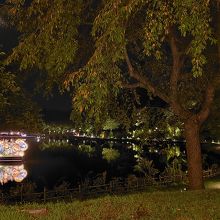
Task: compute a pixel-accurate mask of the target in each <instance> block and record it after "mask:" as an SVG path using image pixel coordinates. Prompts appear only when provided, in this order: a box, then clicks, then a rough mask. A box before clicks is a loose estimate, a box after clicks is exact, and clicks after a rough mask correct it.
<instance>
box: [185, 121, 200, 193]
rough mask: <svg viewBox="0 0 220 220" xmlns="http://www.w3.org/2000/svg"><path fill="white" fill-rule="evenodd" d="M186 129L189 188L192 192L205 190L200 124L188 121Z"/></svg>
mask: <svg viewBox="0 0 220 220" xmlns="http://www.w3.org/2000/svg"><path fill="white" fill-rule="evenodd" d="M184 127H185V138H186V152H187V163H188V178H189V187H190V189H192V190H199V189H204V183H203V169H202V154H201V145H200V136H199V133H200V124H199V123H198V122H195V121H193V120H187V122H185V124H184Z"/></svg>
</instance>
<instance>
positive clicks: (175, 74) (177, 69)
mask: <svg viewBox="0 0 220 220" xmlns="http://www.w3.org/2000/svg"><path fill="white" fill-rule="evenodd" d="M169 43H170V47H171V52H172V57H173V66H172V71H171V74H170V98H171V104H170V105H171V107H172V109H173V111H174V113H175V114H176V115H178V116H179V117H180V118H181V119H182V120H185V119H187V118H189V117H191V116H192V115H193V114H192V113H191V112H190V111H187V110H185V109H184V108H183V107H182V106H181V104H180V103H179V99H178V82H179V79H180V73H181V68H182V65H183V62H184V60H183V59H184V56H183V54H182V53H181V52H180V51H179V49H178V46H177V41H176V38H175V33H174V31H173V30H172V28H171V29H170V32H169Z"/></svg>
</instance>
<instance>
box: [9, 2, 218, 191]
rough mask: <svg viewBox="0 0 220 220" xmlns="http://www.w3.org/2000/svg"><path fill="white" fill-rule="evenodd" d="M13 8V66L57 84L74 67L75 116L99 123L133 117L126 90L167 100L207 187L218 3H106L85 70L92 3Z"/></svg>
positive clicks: (195, 183) (194, 170) (194, 175)
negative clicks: (204, 151) (205, 133)
mask: <svg viewBox="0 0 220 220" xmlns="http://www.w3.org/2000/svg"><path fill="white" fill-rule="evenodd" d="M7 2H8V3H10V4H11V6H10V7H9V8H10V10H9V11H10V13H11V14H12V15H15V17H16V22H15V23H16V25H17V27H18V30H19V31H20V32H21V38H20V42H19V45H18V46H17V47H16V48H15V49H14V51H13V53H12V55H11V57H10V60H11V61H14V60H17V61H20V63H21V67H22V68H24V69H25V68H28V67H33V66H38V67H40V68H41V70H46V72H47V73H50V74H49V76H51V77H52V79H60V78H63V76H64V75H63V74H64V73H67V72H68V71H69V72H71V71H70V70H71V69H72V73H70V74H67V79H66V81H65V86H66V87H67V88H69V87H71V86H73V91H74V93H73V108H74V111H75V113H78V115H83V116H86V118H95V119H96V120H95V122H97V123H100V121H101V118H102V117H103V116H105V117H107V116H108V115H111V114H112V112H113V110H117V112H118V117H120V116H121V114H120V112H121V113H122V112H126V114H128V115H129V114H131V111H132V110H133V109H134V107H132V106H130V105H129V104H128V105H127V103H128V102H129V99H130V97H131V96H130V95H129V94H130V93H129V92H126V93H122V92H121V91H127V89H135V88H143V89H145V90H147V91H148V93H149V94H151V95H153V96H158V97H160V99H162V100H163V101H165V102H166V103H167V104H168V105H169V106H170V109H171V110H172V111H173V112H174V113H175V114H176V116H177V117H178V118H179V120H180V121H181V122H182V123H183V124H184V130H185V138H186V149H187V158H188V171H189V173H188V174H189V183H190V188H191V189H202V188H203V187H204V185H203V178H202V160H201V147H200V137H199V134H200V129H201V126H202V124H203V123H204V122H205V120H206V119H207V117H208V115H209V112H210V109H211V104H212V102H213V98H214V91H215V86H216V82H217V81H218V80H217V78H218V75H219V67H218V65H219V58H218V54H219V52H218V51H219V40H218V39H219V38H218V36H220V35H219V31H220V28H219V24H220V22H218V21H219V11H218V9H217V3H218V1H217V0H214V1H212V2H211V3H210V2H209V1H208V0H199V1H198V0H171V1H162V0H127V1H125V0H108V1H102V2H100V5H101V6H102V8H101V10H99V8H98V10H97V12H96V13H97V16H96V18H95V19H94V21H93V20H92V22H91V23H93V28H92V35H93V37H94V42H95V48H94V51H93V53H92V54H91V53H90V54H91V56H90V58H89V59H88V62H87V63H86V65H85V66H84V67H82V68H81V69H79V70H77V68H76V66H73V64H74V61H75V59H76V58H77V56H76V55H77V53H78V52H79V50H78V48H79V47H78V46H79V44H78V42H79V41H77V40H78V34H79V29H80V25H81V22H82V21H83V19H80V17H81V18H83V17H85V15H86V11H85V7H84V5H85V4H86V5H88V4H89V5H90V6H91V4H92V2H93V1H86V2H85V1H80V0H78V1H70V0H66V1H64V0H53V1H51V0H50V1H49V0H45V1H38V0H32V1H28V3H27V2H26V1H23V0H8V1H7ZM25 2H26V3H25ZM94 2H95V1H94ZM92 6H93V7H94V8H96V9H97V7H95V6H94V5H93V4H92ZM18 18H19V19H18ZM91 19H92V17H91ZM216 43H217V44H216ZM90 52H91V51H90ZM82 65H83V63H81V66H82ZM77 67H80V66H79V65H78V66H77ZM125 88H126V89H125ZM125 100H126V105H123V101H125ZM122 106H128V109H123V108H122ZM122 110H125V111H122ZM76 115H77V114H76ZM78 115H77V116H78Z"/></svg>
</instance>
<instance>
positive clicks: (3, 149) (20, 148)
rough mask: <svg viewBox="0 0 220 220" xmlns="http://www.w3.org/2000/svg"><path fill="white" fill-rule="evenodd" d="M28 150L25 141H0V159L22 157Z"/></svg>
mask: <svg viewBox="0 0 220 220" xmlns="http://www.w3.org/2000/svg"><path fill="white" fill-rule="evenodd" d="M27 149H28V144H27V143H26V141H25V139H20V138H19V139H10V140H8V139H3V140H0V157H16V156H19V157H22V156H24V151H26V150H27Z"/></svg>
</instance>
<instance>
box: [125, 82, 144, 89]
mask: <svg viewBox="0 0 220 220" xmlns="http://www.w3.org/2000/svg"><path fill="white" fill-rule="evenodd" d="M121 87H122V88H124V89H136V88H145V86H144V85H143V84H142V83H140V82H137V83H122V84H121Z"/></svg>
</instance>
